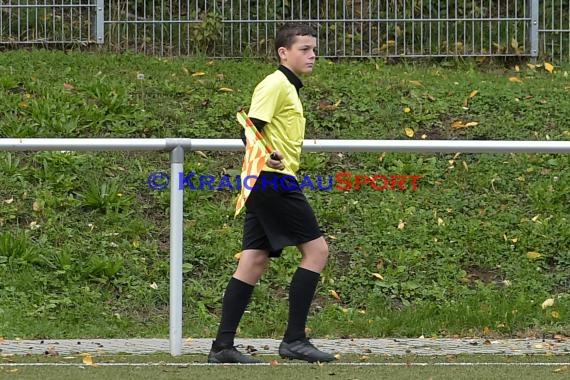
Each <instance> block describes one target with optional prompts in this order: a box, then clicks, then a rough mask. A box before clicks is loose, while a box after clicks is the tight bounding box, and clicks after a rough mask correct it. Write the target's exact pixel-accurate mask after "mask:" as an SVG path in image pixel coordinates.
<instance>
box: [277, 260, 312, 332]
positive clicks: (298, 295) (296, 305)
mask: <svg viewBox="0 0 570 380" xmlns="http://www.w3.org/2000/svg"><path fill="white" fill-rule="evenodd" d="M320 277H321V275H320V273H317V272H313V271H310V270H308V269H305V268H301V267H299V268H297V271H296V272H295V274H294V275H293V279H292V280H291V286H290V287H289V321H288V324H287V330H286V331H285V336H284V338H283V340H284V341H285V343H291V342H293V341H295V340H299V339H305V338H306V335H305V325H306V323H307V316H308V315H309V309H310V307H311V302H312V301H313V297H314V296H315V290H316V289H317V285H318V283H319V279H320Z"/></svg>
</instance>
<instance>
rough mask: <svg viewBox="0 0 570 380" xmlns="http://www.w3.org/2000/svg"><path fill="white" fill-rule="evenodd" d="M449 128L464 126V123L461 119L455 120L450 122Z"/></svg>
mask: <svg viewBox="0 0 570 380" xmlns="http://www.w3.org/2000/svg"><path fill="white" fill-rule="evenodd" d="M451 128H456V129H457V128H465V125H464V124H463V122H462V121H461V120H457V121H454V122H453V123H451Z"/></svg>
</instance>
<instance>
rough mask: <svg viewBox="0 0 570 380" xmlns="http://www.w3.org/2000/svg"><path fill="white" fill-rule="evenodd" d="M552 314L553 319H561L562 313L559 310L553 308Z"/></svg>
mask: <svg viewBox="0 0 570 380" xmlns="http://www.w3.org/2000/svg"><path fill="white" fill-rule="evenodd" d="M550 315H551V316H552V318H553V319H560V313H559V312H557V311H556V310H553V311H552V313H550Z"/></svg>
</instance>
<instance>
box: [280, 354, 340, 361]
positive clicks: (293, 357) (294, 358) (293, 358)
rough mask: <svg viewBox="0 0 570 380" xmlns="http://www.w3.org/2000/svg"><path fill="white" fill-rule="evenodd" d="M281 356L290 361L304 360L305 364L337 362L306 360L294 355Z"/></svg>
mask: <svg viewBox="0 0 570 380" xmlns="http://www.w3.org/2000/svg"><path fill="white" fill-rule="evenodd" d="M279 356H281V359H288V360H302V361H304V362H307V363H330V362H333V361H335V360H336V359H331V360H311V359H306V358H304V357H299V356H297V355H295V354H293V353H291V354H282V353H279Z"/></svg>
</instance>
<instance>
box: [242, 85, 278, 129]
mask: <svg viewBox="0 0 570 380" xmlns="http://www.w3.org/2000/svg"><path fill="white" fill-rule="evenodd" d="M281 89H282V86H280V83H279V82H278V81H275V80H274V78H273V76H271V75H270V76H268V77H266V78H265V79H264V80H263V81H261V82H260V83H259V84H258V85H257V87H256V88H255V90H254V91H253V95H252V97H251V106H250V108H249V114H248V116H249V117H250V118H255V119H259V120H263V121H265V122H266V123H271V120H272V119H273V116H274V115H275V114H276V112H277V111H278V106H279V98H280V94H281Z"/></svg>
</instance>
